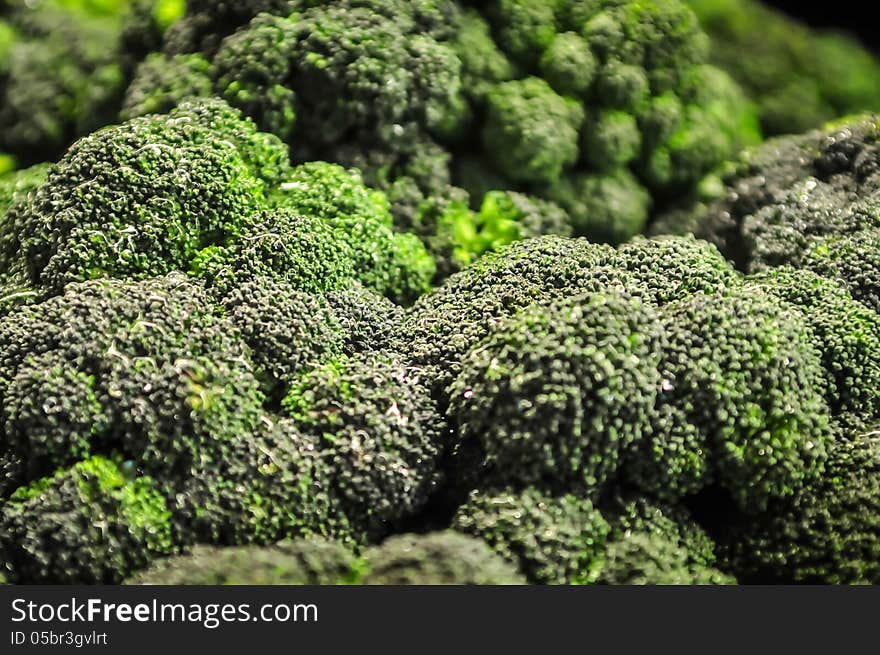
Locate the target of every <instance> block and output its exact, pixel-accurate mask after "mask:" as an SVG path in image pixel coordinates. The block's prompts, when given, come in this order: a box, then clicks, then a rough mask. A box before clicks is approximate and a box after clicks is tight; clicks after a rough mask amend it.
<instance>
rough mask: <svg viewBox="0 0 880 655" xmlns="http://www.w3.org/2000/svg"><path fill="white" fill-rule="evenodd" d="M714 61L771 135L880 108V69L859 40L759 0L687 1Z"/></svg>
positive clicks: (799, 130)
mask: <svg viewBox="0 0 880 655" xmlns="http://www.w3.org/2000/svg"><path fill="white" fill-rule="evenodd" d="M687 4H688V5H690V7H691V8H692V9H693V10H694V12H695V13H696V15H697V17H698V18H699V20H700V23H701V24H702V26H703V29H705V30H706V32H707V33H708V34H709V37H710V39H711V48H710V58H711V60H712V61H713V63H715V64H716V65H718V66H719V67H721V68H723V69H724V70H726V71H728V72H729V73H730V74H731V76H733V78H735V79H736V81H737V82H739V84H740V85H742V87H743V89H745V90H746V92H747V93H748V94H749V96H750V97H751V98H753V99H754V100H755V102H756V104H757V106H758V110H759V115H760V118H761V126H762V127H763V129H764V131H765V132H766V133H767V134H768V135H776V134H790V133H798V132H803V131H805V130H809V129H812V128H815V127H818V126H819V125H821V124H822V123H824V122H826V121H828V120H831V119H833V118H835V117H838V116H846V115H848V114H854V113H858V112H862V111H867V110H876V109H878V108H880V84H878V83H877V79H878V75H880V64H878V61H877V59H876V58H875V57H874V56H873V55H872V54H871V53H869V52H868V51H867V50H866V49H865V48H864V47H862V46H861V44H859V43H858V42H857V41H856V40H855V39H852V38H850V37H848V36H845V35H842V34H837V33H834V32H825V31H816V30H813V29H810V28H808V27H807V26H806V25H803V24H801V23H799V22H797V21H796V20H794V19H792V18H789V17H787V16H786V15H785V14H783V13H782V12H779V11H776V10H774V9H772V8H770V7H767V6H766V5H765V4H763V3H761V2H757V1H756V0H687Z"/></svg>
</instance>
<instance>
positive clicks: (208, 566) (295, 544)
mask: <svg viewBox="0 0 880 655" xmlns="http://www.w3.org/2000/svg"><path fill="white" fill-rule="evenodd" d="M361 567H362V564H361V561H360V560H359V559H358V558H357V557H356V556H355V555H354V554H353V553H352V552H351V551H350V550H348V549H347V548H346V547H345V546H343V545H342V544H339V543H337V542H333V541H326V540H321V539H303V540H297V541H286V542H280V543H278V544H274V545H272V546H263V547H259V546H237V547H236V546H233V547H227V548H217V547H213V546H196V547H195V548H193V549H192V552H189V553H187V554H185V555H178V556H177V557H170V558H166V559H163V560H159V561H157V562H155V563H154V564H153V565H152V566H151V567H150V568H149V569H147V570H146V571H143V572H142V573H139V574H138V575H136V576H134V577H133V578H130V579H129V580H127V581H126V584H136V585H335V584H349V583H350V582H352V581H353V580H354V579H355V576H356V574H357V572H358V571H359V570H360V568H361Z"/></svg>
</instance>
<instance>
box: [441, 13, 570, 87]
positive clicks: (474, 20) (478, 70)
mask: <svg viewBox="0 0 880 655" xmlns="http://www.w3.org/2000/svg"><path fill="white" fill-rule="evenodd" d="M491 30H492V28H491V26H490V25H489V23H488V22H487V21H486V20H485V19H484V18H483V17H482V16H481V15H480V14H479V13H478V12H477V11H475V10H473V9H469V10H467V11H466V12H464V13H463V15H462V16H461V18H460V19H459V23H458V30H457V32H456V35H455V38H454V41H453V47H454V48H455V52H456V53H457V54H458V57H459V59H460V60H461V75H462V87H463V89H464V91H465V93H466V94H467V95H468V97H469V98H471V99H472V100H473V101H476V102H482V101H483V100H485V97H486V93H487V92H488V91H489V89H491V88H492V87H493V86H495V85H496V84H497V83H499V82H506V81H508V80H510V79H513V77H514V76H515V75H516V68H515V67H514V65H513V64H512V63H511V62H510V60H509V59H508V58H507V56H505V54H504V53H503V52H501V50H500V49H499V47H498V45H497V44H496V43H495V41H494V40H493V39H492V32H491ZM547 77H548V78H549V77H550V76H547ZM557 90H559V89H557ZM560 92H562V93H564V91H560Z"/></svg>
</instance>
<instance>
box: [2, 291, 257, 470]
mask: <svg viewBox="0 0 880 655" xmlns="http://www.w3.org/2000/svg"><path fill="white" fill-rule="evenodd" d="M0 362H2V367H0V399H2V403H0V409H2V415H3V421H2V425H3V427H2V434H3V446H4V447H3V450H4V452H11V453H14V454H17V455H18V456H20V457H21V458H22V460H23V461H24V462H25V463H26V465H27V474H28V478H29V479H34V478H35V477H39V476H42V475H45V474H47V473H49V472H51V471H52V470H54V469H56V468H58V467H62V466H67V465H70V464H72V463H74V462H75V461H77V460H79V459H85V458H86V457H87V456H89V455H93V454H109V453H119V454H120V455H123V456H124V457H125V459H130V460H133V461H135V462H137V465H138V466H140V467H142V468H143V469H144V470H145V471H146V472H147V473H149V474H150V475H153V476H154V477H155V478H156V479H157V480H159V481H164V479H165V478H164V476H165V475H166V474H168V473H169V472H171V471H181V470H185V467H186V466H187V465H188V464H191V463H193V462H197V461H199V460H200V459H201V458H203V457H204V456H205V454H206V453H208V452H211V449H212V448H217V449H221V448H222V445H223V442H224V440H225V439H229V438H232V437H234V436H236V435H238V434H245V433H247V432H249V431H251V430H252V429H253V428H254V427H255V425H256V423H257V421H258V417H259V408H260V404H261V402H262V399H261V395H260V394H259V391H258V389H257V388H256V380H255V379H254V377H253V375H252V373H251V372H250V370H249V368H250V364H249V362H248V360H247V358H246V347H245V346H244V343H243V342H242V341H241V340H240V338H239V336H238V333H237V331H236V329H235V327H234V326H233V325H232V324H231V323H230V322H229V321H228V320H226V319H224V318H223V317H221V316H220V315H219V312H218V311H217V309H216V307H215V306H214V305H213V303H212V302H211V300H210V298H209V297H208V296H207V294H206V293H205V292H204V291H203V290H201V289H200V288H199V287H198V286H196V285H194V284H192V283H190V282H188V281H187V280H186V278H184V277H183V276H181V275H171V276H168V277H165V278H155V279H151V280H147V281H143V282H123V281H118V280H96V281H93V282H85V283H80V284H74V285H70V286H68V287H67V289H66V290H65V293H64V294H63V295H60V296H56V297H54V298H51V299H49V300H45V301H44V302H41V303H39V304H35V305H31V306H25V307H21V308H19V309H17V310H15V311H13V312H10V313H9V314H8V315H6V316H5V317H3V318H2V319H0ZM172 477H173V476H172Z"/></svg>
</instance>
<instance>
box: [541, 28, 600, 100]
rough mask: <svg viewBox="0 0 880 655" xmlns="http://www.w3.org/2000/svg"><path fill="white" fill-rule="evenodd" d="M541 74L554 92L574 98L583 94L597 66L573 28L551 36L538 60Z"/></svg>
mask: <svg viewBox="0 0 880 655" xmlns="http://www.w3.org/2000/svg"><path fill="white" fill-rule="evenodd" d="M540 69H541V76H542V77H543V78H544V79H546V80H547V82H549V83H550V86H552V87H553V88H554V89H555V90H556V92H557V93H561V94H562V95H565V96H572V97H575V98H578V97H583V96H585V95H586V94H587V91H588V90H589V88H590V85H591V84H592V82H593V77H594V76H595V74H596V71H597V69H598V63H597V61H596V56H595V55H594V54H593V52H592V50H590V45H589V43H587V42H586V41H585V40H584V39H583V38H582V37H581V36H580V35H578V34H577V33H575V32H563V33H561V34H557V35H555V36H554V38H553V41H552V42H551V43H550V45H549V46H548V47H547V49H546V50H544V54H543V55H541V62H540Z"/></svg>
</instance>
